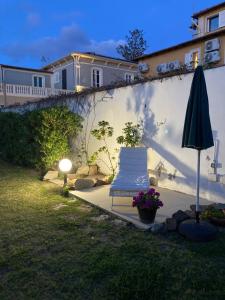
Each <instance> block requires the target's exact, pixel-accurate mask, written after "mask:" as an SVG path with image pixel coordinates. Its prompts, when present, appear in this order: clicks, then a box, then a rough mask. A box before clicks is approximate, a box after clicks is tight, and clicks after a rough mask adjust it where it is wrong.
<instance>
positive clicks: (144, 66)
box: [138, 63, 149, 73]
mask: <svg viewBox="0 0 225 300" xmlns="http://www.w3.org/2000/svg"><path fill="white" fill-rule="evenodd" d="M138 70H139V71H140V72H141V73H145V72H148V70H149V65H148V64H146V63H145V64H144V63H142V64H139V65H138Z"/></svg>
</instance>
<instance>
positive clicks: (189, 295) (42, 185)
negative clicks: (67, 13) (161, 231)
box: [0, 163, 225, 300]
mask: <svg viewBox="0 0 225 300" xmlns="http://www.w3.org/2000/svg"><path fill="white" fill-rule="evenodd" d="M70 200H71V198H70V199H66V198H63V197H61V196H60V189H59V188H58V187H56V186H55V185H53V184H50V183H46V182H41V181H40V180H39V179H38V174H37V173H36V172H34V171H32V170H28V169H23V168H20V167H13V166H10V165H8V164H5V163H0V300H5V299H10V300H20V299H41V300H45V299H51V300H55V299H60V300H61V299H62V300H63V299H76V300H79V299H87V300H88V299H97V300H99V299H104V300H107V299H114V300H116V299H129V300H130V299H139V300H143V299H158V300H160V299H179V300H180V299H213V300H215V299H225V284H224V282H225V233H220V234H219V237H218V239H217V241H214V242H211V243H208V244H194V243H189V242H186V241H184V240H183V239H182V238H180V237H179V236H178V235H176V234H170V235H164V236H153V235H152V234H150V233H148V232H142V231H139V230H137V229H135V228H133V227H129V226H122V225H115V223H114V220H113V219H112V218H111V217H110V219H108V220H105V221H102V222H99V223H97V222H95V221H94V220H92V217H94V216H98V215H99V214H101V211H98V210H97V209H94V208H93V209H91V210H90V209H86V208H85V204H84V203H82V202H80V201H75V202H71V201H70ZM165 201H166V199H165ZM62 203H63V204H66V205H67V206H65V207H63V208H60V209H58V210H56V209H54V208H55V207H56V206H57V205H58V204H62Z"/></svg>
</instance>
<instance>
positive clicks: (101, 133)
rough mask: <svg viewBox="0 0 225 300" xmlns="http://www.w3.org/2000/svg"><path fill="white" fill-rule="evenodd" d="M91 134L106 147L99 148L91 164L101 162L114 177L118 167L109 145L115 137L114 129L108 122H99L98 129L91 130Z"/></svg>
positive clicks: (92, 156)
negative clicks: (109, 140) (109, 141)
mask: <svg viewBox="0 0 225 300" xmlns="http://www.w3.org/2000/svg"><path fill="white" fill-rule="evenodd" d="M91 134H92V136H94V137H95V138H96V139H97V140H98V141H101V142H102V143H103V145H104V146H102V147H99V148H98V150H97V151H95V152H94V153H93V154H92V155H91V157H90V159H89V163H94V162H96V161H97V160H101V161H102V162H103V163H104V164H105V165H106V166H107V168H108V169H109V170H110V172H111V173H112V176H113V177H114V175H115V171H116V165H115V163H114V161H115V156H113V155H112V153H111V151H110V147H109V145H108V139H109V138H111V137H112V136H113V127H111V126H110V124H109V122H107V121H104V120H103V121H99V122H98V127H97V128H95V129H93V130H91ZM102 154H104V155H105V158H106V159H105V160H104V159H103V157H102Z"/></svg>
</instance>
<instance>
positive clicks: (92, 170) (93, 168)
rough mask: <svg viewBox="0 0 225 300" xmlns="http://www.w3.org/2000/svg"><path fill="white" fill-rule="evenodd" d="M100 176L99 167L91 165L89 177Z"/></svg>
mask: <svg viewBox="0 0 225 300" xmlns="http://www.w3.org/2000/svg"><path fill="white" fill-rule="evenodd" d="M97 174H98V166H97V165H90V166H89V172H88V175H90V176H93V175H97Z"/></svg>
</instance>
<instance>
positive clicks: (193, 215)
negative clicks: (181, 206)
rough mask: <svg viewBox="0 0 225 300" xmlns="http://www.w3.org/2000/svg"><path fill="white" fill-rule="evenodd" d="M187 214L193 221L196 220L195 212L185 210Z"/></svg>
mask: <svg viewBox="0 0 225 300" xmlns="http://www.w3.org/2000/svg"><path fill="white" fill-rule="evenodd" d="M185 214H186V215H188V216H189V217H190V218H191V219H194V218H195V211H193V210H185Z"/></svg>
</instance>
